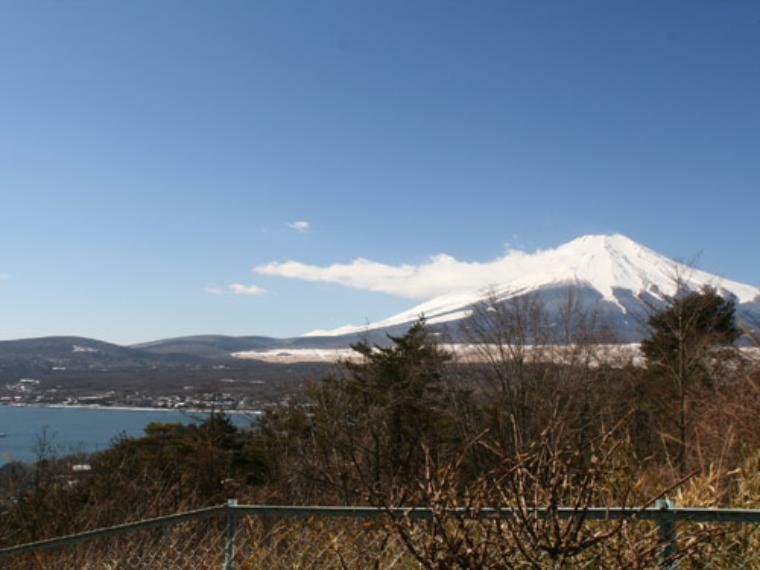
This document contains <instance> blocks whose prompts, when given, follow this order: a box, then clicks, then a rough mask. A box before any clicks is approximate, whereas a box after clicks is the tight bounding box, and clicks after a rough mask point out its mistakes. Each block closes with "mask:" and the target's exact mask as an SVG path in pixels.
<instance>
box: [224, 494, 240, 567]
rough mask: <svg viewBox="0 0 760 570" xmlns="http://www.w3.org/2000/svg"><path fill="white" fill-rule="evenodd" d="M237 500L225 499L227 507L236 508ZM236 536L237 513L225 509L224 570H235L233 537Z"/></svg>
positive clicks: (230, 509) (233, 510)
mask: <svg viewBox="0 0 760 570" xmlns="http://www.w3.org/2000/svg"><path fill="white" fill-rule="evenodd" d="M237 504H238V502H237V499H227V506H228V507H235V506H237ZM236 534H237V512H235V509H232V508H228V509H227V539H226V540H225V543H224V570H234V568H235V535H236Z"/></svg>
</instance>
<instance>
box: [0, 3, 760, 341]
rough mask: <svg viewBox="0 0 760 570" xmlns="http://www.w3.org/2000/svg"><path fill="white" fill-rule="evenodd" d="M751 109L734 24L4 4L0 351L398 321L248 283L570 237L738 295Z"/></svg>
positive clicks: (752, 176)
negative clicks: (598, 236) (601, 236)
mask: <svg viewBox="0 0 760 570" xmlns="http://www.w3.org/2000/svg"><path fill="white" fill-rule="evenodd" d="M759 102H760V3H758V2H755V1H747V2H741V1H734V2H717V1H713V2H706V1H705V2H702V1H688V2H687V1H683V2H661V3H644V2H633V1H629V2H609V1H585V2H502V1H493V2H485V1H484V2H478V3H470V2H459V1H451V2H447V1H442V0H439V1H411V2H410V1H406V0H403V1H402V0H399V1H390V0H387V1H382V2H379V1H377V2H356V1H354V0H346V1H341V2H338V1H324V2H312V1H303V2H289V1H285V0H277V1H274V0H273V1H268V2H264V1H240V2H235V1H222V2H195V1H182V2H172V1H169V0H167V1H163V2H154V1H144V2H141V1H137V0H134V1H130V2H115V1H112V2H94V1H93V2H88V1H84V0H82V1H77V2H73V1H60V2H52V1H51V2H27V1H21V0H8V1H5V2H2V3H0V338H18V337H29V336H41V335H53V334H77V335H83V336H93V337H97V338H101V339H104V340H111V341H115V342H122V343H128V342H137V341H142V340H149V339H154V338H161V337H167V336H177V335H184V334H197V333H225V334H267V335H275V336H289V335H295V334H299V333H302V332H306V331H308V330H311V329H314V328H331V327H335V326H339V325H343V324H347V323H361V322H363V321H365V320H377V319H380V318H384V317H387V316H389V315H390V314H392V313H394V312H397V311H400V310H402V309H406V308H408V307H410V306H412V305H413V304H415V303H416V301H414V300H412V299H409V298H405V297H402V296H394V295H389V294H386V293H379V292H372V291H366V290H357V289H351V288H346V287H341V286H340V285H338V284H334V283H320V282H308V281H303V280H296V279H286V278H283V277H278V276H275V275H261V274H259V273H256V272H255V271H254V268H256V267H259V266H262V265H264V264H267V263H272V262H283V261H288V260H296V261H300V262H303V263H307V264H312V265H317V266H327V265H330V264H333V263H349V262H351V261H352V260H354V259H356V258H359V257H361V258H366V259H370V260H373V261H376V262H380V263H384V264H388V265H391V266H396V265H400V264H419V263H423V262H425V260H426V259H428V258H429V257H430V256H432V255H437V254H447V255H450V256H453V257H455V258H457V259H459V260H464V261H487V260H490V259H494V258H497V257H499V256H501V255H503V254H504V252H505V250H506V248H508V247H519V248H523V249H527V250H533V249H536V248H545V247H553V246H556V245H559V244H561V243H563V242H565V241H569V240H570V239H573V238H574V237H577V236H579V235H582V234H587V233H608V232H621V233H624V234H626V235H628V236H629V237H631V238H633V239H635V240H637V241H640V242H642V243H644V244H645V245H647V246H649V247H651V248H653V249H655V250H657V251H659V252H661V253H664V254H666V255H669V256H673V257H690V256H693V255H694V254H697V253H700V252H701V254H702V255H701V261H700V266H701V267H702V268H703V269H705V270H707V271H711V272H714V273H718V274H720V275H723V276H728V277H731V278H733V279H736V280H739V281H743V282H748V283H752V284H755V285H758V284H760V265H759V264H758V263H757V260H758V253H757V252H758V246H760V233H759V232H758V229H757V228H758V219H759V218H760V216H759V213H760V103H759ZM298 221H302V222H308V228H306V227H305V226H304V225H303V224H302V225H301V226H300V227H292V225H293V224H294V223H295V222H298ZM289 224H291V225H289ZM254 287H255V288H254ZM256 288H259V289H263V290H265V291H260V290H259V289H256ZM246 293H248V294H246ZM251 293H257V294H251Z"/></svg>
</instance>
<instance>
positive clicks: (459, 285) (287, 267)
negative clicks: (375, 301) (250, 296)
mask: <svg viewBox="0 0 760 570" xmlns="http://www.w3.org/2000/svg"><path fill="white" fill-rule="evenodd" d="M526 256H527V254H525V253H523V252H521V251H510V252H508V253H507V254H506V255H504V256H503V257H500V258H497V259H494V260H492V261H486V262H467V261H459V260H457V259H455V258H453V257H451V256H450V255H446V254H440V255H435V256H432V257H430V258H428V259H427V260H426V261H424V262H423V263H421V264H419V265H386V264H384V263H378V262H376V261H370V260H368V259H364V258H358V259H355V260H354V261H352V262H351V263H334V264H332V265H328V266H324V267H320V266H317V265H308V264H305V263H301V262H298V261H285V262H274V263H269V264H266V265H260V266H258V267H256V268H255V271H256V273H258V274H260V275H273V276H278V277H287V278H290V279H302V280H305V281H320V282H327V283H339V284H340V285H344V286H346V287H352V288H354V289H362V290H366V291H378V292H382V293H388V294H390V295H395V296H398V297H406V298H410V299H430V298H432V297H435V296H437V295H442V294H445V293H452V292H456V291H463V290H467V289H477V288H482V287H483V286H484V284H496V283H501V282H504V281H507V280H509V279H512V278H514V277H515V268H516V263H515V262H517V261H519V260H522V259H525V258H526ZM518 265H519V264H518Z"/></svg>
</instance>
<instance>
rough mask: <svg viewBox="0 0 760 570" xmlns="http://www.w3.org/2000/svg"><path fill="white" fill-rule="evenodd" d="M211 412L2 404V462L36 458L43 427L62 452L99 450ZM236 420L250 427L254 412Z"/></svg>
mask: <svg viewBox="0 0 760 570" xmlns="http://www.w3.org/2000/svg"><path fill="white" fill-rule="evenodd" d="M206 416H207V414H205V413H202V412H182V411H174V410H167V411H163V410H121V409H113V410H108V409H106V410H103V409H92V408H46V407H41V406H24V407H15V406H0V433H4V434H6V435H5V437H0V465H5V464H6V463H8V462H9V461H27V462H28V461H34V459H35V448H36V446H37V442H38V440H39V438H40V436H41V435H42V433H43V430H46V433H47V436H48V438H49V439H51V440H52V443H53V446H54V447H55V449H56V451H57V453H58V454H59V455H63V454H66V453H71V452H75V451H98V450H102V449H104V448H106V447H108V445H109V442H110V441H111V440H112V439H113V438H114V437H116V436H118V435H119V434H121V433H126V434H127V435H133V436H139V435H142V434H143V433H144V432H143V430H144V429H145V426H147V425H148V424H149V423H151V422H182V423H193V422H197V421H203V419H204V418H205V417H206ZM230 417H231V418H232V421H233V422H234V423H235V424H236V425H238V426H240V427H247V426H249V425H250V424H251V422H252V421H254V418H255V416H254V415H253V414H231V416H230Z"/></svg>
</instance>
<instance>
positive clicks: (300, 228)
mask: <svg viewBox="0 0 760 570" xmlns="http://www.w3.org/2000/svg"><path fill="white" fill-rule="evenodd" d="M288 227H289V228H290V229H292V230H296V231H297V232H301V233H306V232H308V231H309V228H311V224H310V223H309V222H307V221H306V220H296V221H295V222H290V223H288Z"/></svg>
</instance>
